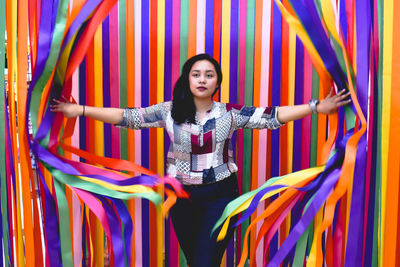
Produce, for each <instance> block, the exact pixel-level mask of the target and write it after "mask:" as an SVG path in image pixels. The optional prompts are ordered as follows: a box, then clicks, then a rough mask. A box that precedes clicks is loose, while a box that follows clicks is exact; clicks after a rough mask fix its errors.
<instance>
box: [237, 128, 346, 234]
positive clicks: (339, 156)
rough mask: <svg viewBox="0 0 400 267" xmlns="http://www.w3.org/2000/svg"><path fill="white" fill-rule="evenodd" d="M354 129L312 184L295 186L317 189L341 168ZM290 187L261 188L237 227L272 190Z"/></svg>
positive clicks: (303, 188)
mask: <svg viewBox="0 0 400 267" xmlns="http://www.w3.org/2000/svg"><path fill="white" fill-rule="evenodd" d="M352 132H353V131H350V132H349V134H347V135H346V137H345V138H344V139H343V140H342V141H341V142H340V144H339V147H338V148H337V151H336V153H335V154H334V155H333V156H332V157H331V158H330V159H329V160H328V162H327V163H326V167H325V169H324V171H323V172H322V173H321V174H319V175H318V177H317V178H316V179H315V180H314V181H312V182H311V183H310V184H308V185H307V186H304V187H293V188H296V189H297V190H299V191H302V192H307V191H312V190H315V189H316V188H319V187H320V186H321V184H322V183H323V182H324V181H325V180H326V179H327V178H326V177H327V175H328V174H329V173H330V172H332V171H333V170H335V169H337V168H339V167H340V166H341V164H342V163H343V159H344V153H345V144H346V143H347V141H348V139H349V138H350V136H351V135H350V134H351V133H352ZM286 187H288V186H287V185H284V184H282V185H272V186H269V187H267V188H264V189H262V190H260V191H259V192H258V193H257V194H256V195H255V196H254V198H253V200H252V201H251V203H250V205H249V207H248V208H247V210H246V212H245V213H244V215H243V216H242V217H241V218H240V219H239V220H238V221H237V223H236V224H235V227H236V226H238V225H240V224H241V223H243V221H245V220H246V219H247V218H249V217H250V216H251V214H253V213H254V212H255V210H256V209H257V206H258V203H259V202H260V200H261V198H262V197H263V196H264V195H265V194H266V193H268V192H271V191H273V190H276V189H280V188H286Z"/></svg>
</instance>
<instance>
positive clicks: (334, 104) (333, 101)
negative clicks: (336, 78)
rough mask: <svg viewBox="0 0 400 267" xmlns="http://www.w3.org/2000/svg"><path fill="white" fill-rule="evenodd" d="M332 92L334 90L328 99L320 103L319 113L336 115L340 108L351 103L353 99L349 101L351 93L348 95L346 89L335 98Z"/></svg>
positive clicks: (318, 106)
mask: <svg viewBox="0 0 400 267" xmlns="http://www.w3.org/2000/svg"><path fill="white" fill-rule="evenodd" d="M332 92H333V90H332V89H331V91H330V92H329V94H328V95H327V96H326V98H325V99H323V100H321V101H320V102H319V103H318V105H317V112H318V113H322V114H327V115H330V114H333V113H335V112H336V110H337V108H338V107H341V106H344V105H346V104H348V103H350V102H351V99H347V97H348V96H349V95H350V92H347V93H346V89H343V90H342V91H340V92H339V93H338V94H336V95H334V96H332Z"/></svg>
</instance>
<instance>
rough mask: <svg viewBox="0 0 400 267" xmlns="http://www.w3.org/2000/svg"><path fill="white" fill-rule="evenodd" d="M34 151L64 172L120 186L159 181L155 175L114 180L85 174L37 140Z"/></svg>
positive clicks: (151, 183) (41, 158)
mask: <svg viewBox="0 0 400 267" xmlns="http://www.w3.org/2000/svg"><path fill="white" fill-rule="evenodd" d="M33 151H34V152H35V154H36V155H37V156H38V158H40V160H42V161H43V162H45V163H47V164H49V165H51V166H53V167H54V168H56V169H58V170H60V171H62V172H63V173H66V174H70V175H76V176H85V177H89V178H95V179H98V180H101V181H104V182H107V183H111V184H115V185H120V186H126V185H135V184H145V185H154V184H155V183H156V182H157V179H156V178H155V177H152V176H148V175H141V176H137V177H132V178H129V179H125V180H114V179H110V178H108V177H105V176H103V175H98V174H91V175H83V174H82V173H80V172H79V171H78V170H76V169H75V168H74V167H72V166H71V165H69V164H68V163H66V162H63V161H62V160H60V159H59V158H58V157H56V156H54V155H53V154H51V153H50V152H49V151H48V150H46V149H45V148H43V147H42V146H41V145H39V144H38V143H37V142H34V143H33Z"/></svg>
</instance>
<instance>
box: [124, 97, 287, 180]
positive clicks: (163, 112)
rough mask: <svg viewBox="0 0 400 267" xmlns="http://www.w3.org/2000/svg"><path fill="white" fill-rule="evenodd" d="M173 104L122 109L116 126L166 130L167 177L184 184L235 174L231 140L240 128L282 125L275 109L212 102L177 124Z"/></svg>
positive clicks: (262, 127)
mask: <svg viewBox="0 0 400 267" xmlns="http://www.w3.org/2000/svg"><path fill="white" fill-rule="evenodd" d="M171 109H172V102H171V101H169V102H164V103H159V104H156V105H153V106H150V107H147V108H125V109H124V114H123V118H122V121H121V123H120V124H119V125H117V126H119V127H126V128H132V129H143V128H151V127H161V128H165V130H166V131H167V133H168V135H169V138H170V139H171V144H170V147H169V150H168V156H167V174H168V175H171V176H174V177H176V178H177V179H178V180H179V181H181V183H183V184H205V183H213V182H216V181H220V180H223V179H224V178H227V177H229V176H230V175H231V174H232V173H234V172H237V170H238V167H237V165H236V164H235V162H234V160H233V150H232V144H231V141H230V139H231V137H232V134H233V132H234V131H235V130H237V129H240V128H252V129H253V128H256V129H264V128H268V129H276V128H279V127H280V126H282V124H281V123H280V122H279V121H278V119H277V108H276V107H267V108H256V107H248V106H241V105H236V104H224V103H219V102H213V107H212V109H211V110H209V111H208V112H207V114H206V116H204V118H203V119H202V120H201V121H199V120H198V119H197V116H196V123H195V124H193V123H182V124H179V125H178V124H176V123H175V122H174V120H173V118H172V117H171Z"/></svg>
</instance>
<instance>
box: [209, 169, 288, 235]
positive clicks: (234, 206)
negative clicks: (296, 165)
mask: <svg viewBox="0 0 400 267" xmlns="http://www.w3.org/2000/svg"><path fill="white" fill-rule="evenodd" d="M286 176H287V175H284V176H279V177H274V178H271V179H269V180H268V181H266V182H265V183H264V184H263V185H262V186H260V187H259V188H257V189H255V190H253V191H250V192H247V193H244V194H243V195H241V196H239V197H238V198H236V199H234V200H232V201H231V202H229V204H228V205H227V206H226V207H225V209H224V212H223V213H222V215H221V217H220V218H219V219H218V221H217V222H216V223H215V226H214V228H213V230H212V231H213V232H214V231H215V230H216V229H217V228H218V227H220V226H221V224H222V223H223V222H224V221H225V220H226V219H227V218H228V216H229V215H230V214H232V213H233V212H234V211H235V210H236V209H237V208H238V207H240V206H241V205H242V204H243V203H245V202H246V201H247V200H249V199H251V198H253V197H254V196H255V195H256V194H257V193H258V192H260V191H261V190H263V189H265V188H267V187H269V186H271V185H272V184H273V183H275V182H277V181H279V180H281V179H283V178H285V177H286Z"/></svg>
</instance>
